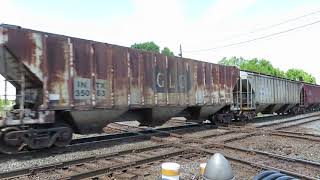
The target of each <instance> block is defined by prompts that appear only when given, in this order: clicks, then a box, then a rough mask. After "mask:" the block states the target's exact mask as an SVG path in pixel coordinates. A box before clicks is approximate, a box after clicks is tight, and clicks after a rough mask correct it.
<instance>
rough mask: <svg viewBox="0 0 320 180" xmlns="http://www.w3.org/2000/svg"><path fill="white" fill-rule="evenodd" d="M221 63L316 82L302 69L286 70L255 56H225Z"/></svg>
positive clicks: (276, 75)
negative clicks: (247, 58)
mask: <svg viewBox="0 0 320 180" xmlns="http://www.w3.org/2000/svg"><path fill="white" fill-rule="evenodd" d="M219 64H224V65H229V66H230V65H231V66H237V67H239V68H240V69H241V70H247V71H253V72H258V73H263V74H268V75H272V76H275V77H281V78H288V79H292V80H296V81H299V80H302V81H304V82H308V83H315V82H316V79H315V78H314V77H313V76H312V75H310V74H308V73H306V72H305V71H303V70H301V69H289V70H288V71H287V72H284V71H282V70H280V69H279V68H275V67H273V65H272V64H271V62H270V61H267V60H265V59H257V58H253V59H249V60H246V59H244V58H242V57H240V58H237V57H231V58H229V59H227V58H225V57H224V58H223V59H222V60H221V61H219Z"/></svg>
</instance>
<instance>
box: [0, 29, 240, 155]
mask: <svg viewBox="0 0 320 180" xmlns="http://www.w3.org/2000/svg"><path fill="white" fill-rule="evenodd" d="M0 73H1V75H2V76H3V77H5V79H6V81H7V82H10V83H11V84H13V85H14V86H15V88H16V90H17V98H16V105H15V106H14V109H12V110H10V111H8V112H6V117H3V118H2V119H0V128H1V137H0V151H1V152H5V153H15V152H18V151H19V150H20V149H22V148H23V147H27V148H29V149H39V148H46V147H51V146H58V147H61V146H65V145H67V144H68V143H69V142H70V141H71V139H72V134H73V133H81V134H84V133H92V132H100V131H101V130H102V128H103V127H105V126H106V125H107V124H108V123H111V122H116V121H130V120H137V121H139V122H140V123H141V124H143V125H148V126H156V125H161V124H163V123H165V122H166V121H167V120H169V119H170V118H171V117H174V116H183V117H186V118H187V119H191V120H195V121H201V120H204V119H217V120H220V121H230V120H231V119H232V117H233V116H232V114H233V113H232V112H231V111H230V107H231V105H232V103H233V89H234V87H235V84H236V83H237V81H238V78H239V69H238V68H236V67H231V66H223V65H217V64H212V63H206V62H201V61H196V60H191V59H186V58H179V57H171V56H170V57H169V56H164V55H161V54H159V53H151V52H145V51H140V50H135V49H131V48H127V47H121V46H117V45H111V44H106V43H101V42H95V41H90V40H84V39H79V38H73V37H68V36H63V35H57V34H51V33H46V32H39V31H35V30H30V29H24V28H21V27H18V26H12V25H0Z"/></svg>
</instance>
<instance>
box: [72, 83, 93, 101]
mask: <svg viewBox="0 0 320 180" xmlns="http://www.w3.org/2000/svg"><path fill="white" fill-rule="evenodd" d="M73 97H74V99H76V100H83V99H90V97H91V79H87V78H75V79H74V80H73Z"/></svg>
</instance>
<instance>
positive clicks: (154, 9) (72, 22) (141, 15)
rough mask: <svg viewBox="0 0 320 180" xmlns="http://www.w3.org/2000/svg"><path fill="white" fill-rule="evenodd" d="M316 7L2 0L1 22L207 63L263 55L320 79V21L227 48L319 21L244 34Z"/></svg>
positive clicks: (303, 2)
mask: <svg viewBox="0 0 320 180" xmlns="http://www.w3.org/2000/svg"><path fill="white" fill-rule="evenodd" d="M317 10H320V0H201V1H199V0H118V1H111V0H91V1H84V0H55V1H49V0H1V11H0V23H7V24H16V25H19V26H22V27H26V28H31V29H36V30H42V31H48V32H52V33H58V34H64V35H70V36H76V37H81V38H85V39H92V40H97V41H102V42H107V43H111V44H118V45H123V46H130V45H131V44H133V43H135V42H144V41H155V42H156V43H157V44H159V45H160V46H161V47H163V46H168V47H169V48H170V49H171V50H173V51H174V52H175V53H176V54H177V52H178V50H179V44H182V47H183V51H184V55H185V56H186V57H189V58H194V59H198V60H203V61H208V62H214V63H215V62H218V61H219V60H220V59H221V58H222V57H225V56H226V57H230V56H243V57H245V58H254V57H257V58H265V59H267V60H270V61H271V62H272V63H273V64H274V65H275V66H276V67H279V68H280V69H283V70H287V69H289V68H302V69H304V70H306V71H307V72H310V73H312V75H314V76H315V77H316V78H317V80H318V83H320V73H319V66H320V65H319V63H317V62H318V61H319V59H318V57H320V51H319V49H318V46H319V45H318V42H320V36H319V32H320V23H319V24H315V25H313V26H310V27H307V28H304V29H300V30H297V31H293V32H290V33H286V34H282V35H278V36H275V37H272V38H268V39H264V40H259V41H254V42H252V43H248V44H243V45H239V46H233V47H228V48H221V49H216V50H213V51H204V52H201V53H191V52H189V53H188V50H198V49H206V48H212V47H217V46H224V45H226V44H230V43H237V42H241V41H246V40H249V39H254V38H257V37H260V36H264V35H267V34H272V33H276V32H279V31H284V30H287V29H290V28H294V27H297V26H301V25H304V24H307V23H311V22H314V21H318V20H320V13H317V14H314V15H312V16H308V17H305V18H302V19H299V20H297V21H292V22H290V23H287V24H283V25H281V26H277V27H274V28H270V29H267V30H264V31H259V32H255V33H251V34H248V33H247V32H251V31H255V30H257V29H259V28H261V27H265V26H269V25H272V24H276V23H279V22H282V21H285V20H288V19H291V18H295V17H298V16H302V15H305V14H308V13H310V12H313V11H317Z"/></svg>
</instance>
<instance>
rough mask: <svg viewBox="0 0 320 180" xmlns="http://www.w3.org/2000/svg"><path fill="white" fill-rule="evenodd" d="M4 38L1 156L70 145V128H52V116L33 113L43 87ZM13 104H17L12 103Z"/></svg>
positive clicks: (0, 64) (0, 59)
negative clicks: (10, 48) (8, 46)
mask: <svg viewBox="0 0 320 180" xmlns="http://www.w3.org/2000/svg"><path fill="white" fill-rule="evenodd" d="M1 31H2V29H1V27H0V32H1ZM1 35H2V34H0V74H1V75H2V76H3V77H4V82H1V83H2V84H4V94H0V99H1V100H3V101H4V104H5V105H4V106H3V107H2V108H1V109H0V126H1V127H2V129H1V132H0V152H2V153H7V154H13V153H17V152H19V151H20V150H21V149H23V148H25V147H27V148H29V149H40V148H46V147H51V146H53V145H56V146H58V147H62V146H65V145H67V144H69V142H70V141H71V139H72V129H71V128H70V127H68V126H67V125H66V124H54V125H49V124H50V123H51V122H53V118H50V117H53V114H52V112H49V111H35V110H34V109H35V108H38V106H39V104H38V103H37V100H39V99H41V96H42V95H41V91H40V90H39V87H41V86H42V84H41V82H40V81H39V80H38V79H36V78H35V77H34V75H33V74H32V73H30V72H28V71H27V69H26V68H25V65H24V64H23V63H22V61H20V60H19V59H18V57H15V56H14V55H13V54H12V53H11V52H10V50H9V49H8V48H7V47H6V46H5V45H4V44H3V41H4V40H5V37H3V36H1ZM8 83H10V84H12V85H13V86H14V87H15V88H16V91H17V92H16V95H11V94H12V93H11V92H8ZM1 88H2V87H1ZM13 100H14V101H15V103H11V102H12V101H13ZM9 102H10V103H9ZM9 104H12V105H11V107H10V105H9ZM50 119H51V120H50ZM39 124H41V125H39Z"/></svg>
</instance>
